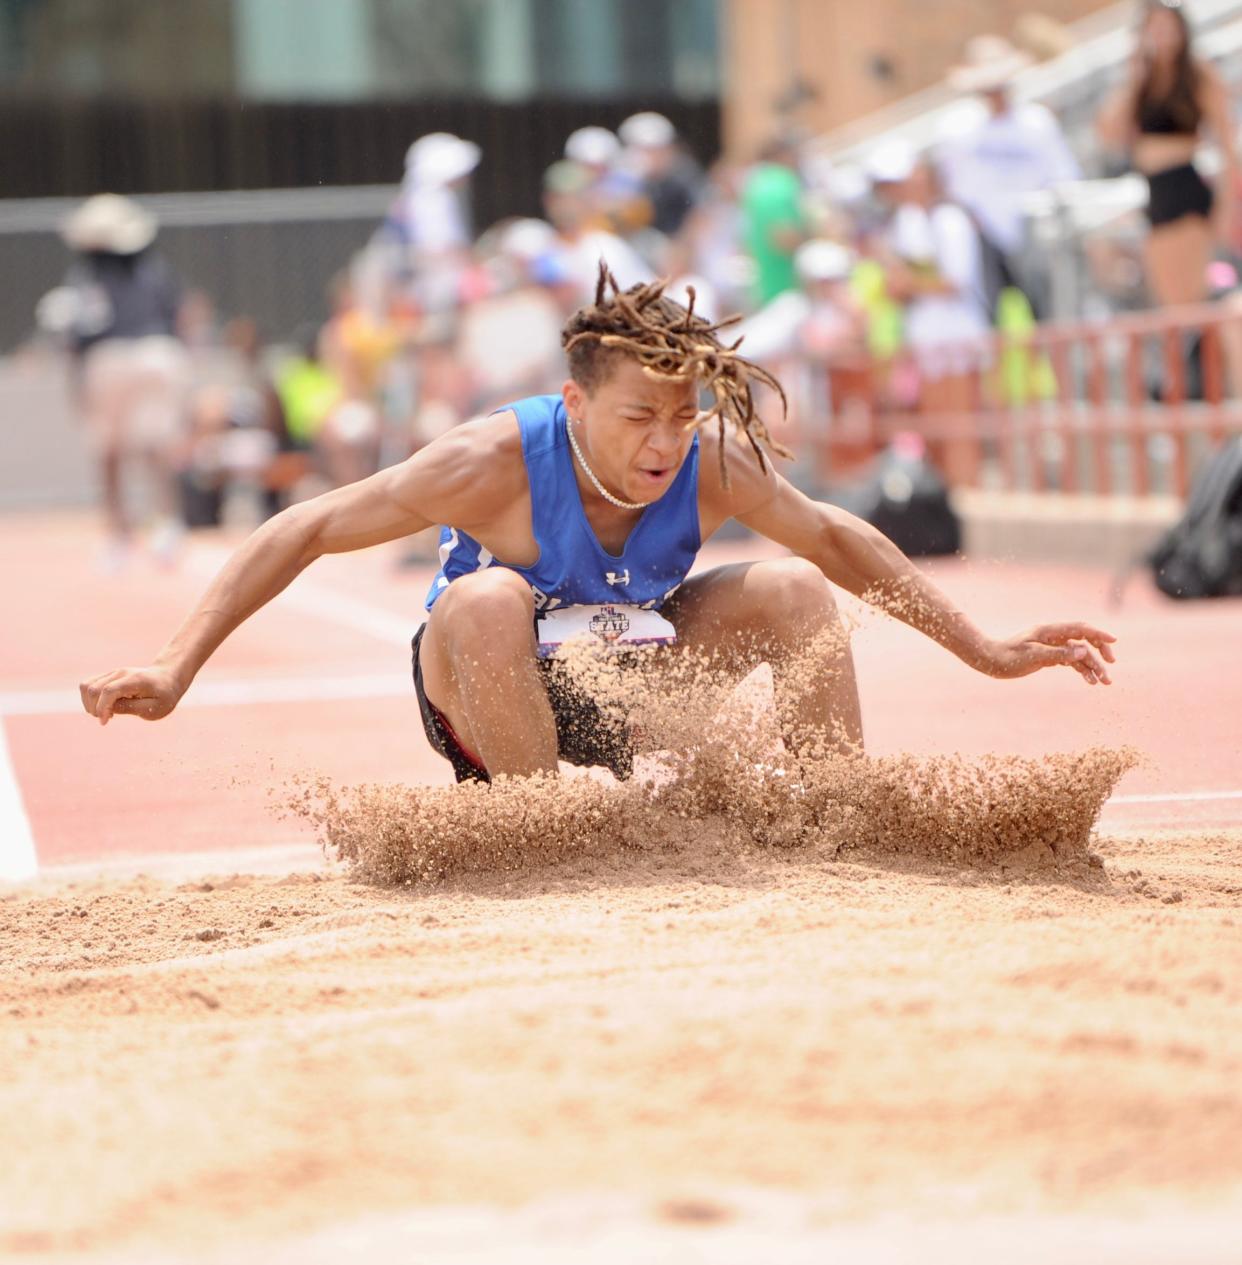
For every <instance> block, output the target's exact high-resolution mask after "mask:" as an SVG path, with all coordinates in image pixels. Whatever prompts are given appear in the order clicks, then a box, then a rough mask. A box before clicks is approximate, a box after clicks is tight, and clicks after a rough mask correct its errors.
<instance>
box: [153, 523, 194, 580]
mask: <svg viewBox="0 0 1242 1265" xmlns="http://www.w3.org/2000/svg"><path fill="white" fill-rule="evenodd" d="M184 543H185V528H184V527H183V526H182V525H181V524H180V523H179V522H178V521H177V520H176V519H175V518H165V519H161V521H160V522H159V523H158V524H157V525H156V527H155V530H154V531H153V532H152V533H151V544H150V548H151V557H152V558H154V559H155V562H156V565H157V566H159V567H163V568H165V569H167V568H170V567H175V566H176V565H177V562H178V560H179V559H180V557H181V547H182V545H183V544H184Z"/></svg>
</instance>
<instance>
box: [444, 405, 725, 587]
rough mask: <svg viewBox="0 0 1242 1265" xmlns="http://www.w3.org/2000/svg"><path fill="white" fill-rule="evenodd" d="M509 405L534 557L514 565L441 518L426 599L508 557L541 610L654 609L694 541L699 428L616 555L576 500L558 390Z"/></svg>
mask: <svg viewBox="0 0 1242 1265" xmlns="http://www.w3.org/2000/svg"><path fill="white" fill-rule="evenodd" d="M507 408H509V409H512V411H513V412H514V413H515V414H516V415H517V419H518V426H519V428H520V430H521V435H522V457H523V459H524V461H525V462H526V474H527V477H528V478H529V480H530V503H531V526H532V527H533V529H534V535H535V543H536V544H537V545H538V546H539V560H538V561H537V562H536V563H535V565H534V566H531V567H518V566H513V565H512V564H510V563H506V562H502V561H500V560H498V559H496V558H494V557H493V556H492V555H491V554H490V553H489V552H488V551H487V550H486V549H484V548H483V546H482V545H480V544H479V542H478V541H477V540H475V539H473V538H472V537H471V536H468V535H467V534H466V533H465V532H464V531H460V530H458V529H457V528H455V527H443V528H441V529H440V571H439V574H437V576H436V578H435V581H434V582H433V583H432V586H431V591H430V592H429V593H428V594H427V609H428V610H430V609H431V607H432V606H433V605H434V604H435V601H436V599H437V598H438V597H439V596H440V594H441V593H443V592H444V590H445V589H446V588H447V587H448V586H449V584H451V583H452V582H453V581H454V580H456V579H457V578H458V577H459V576H463V575H469V574H470V573H471V572H474V571H482V570H483V569H484V568H485V567H495V566H507V567H508V568H509V570H511V571H516V572H517V573H518V575H520V576H522V577H523V578H524V579H525V580H526V581H527V583H528V584H529V585H530V587H531V590H532V591H533V592H534V595H535V609H536V610H538V611H553V610H558V609H560V608H562V607H565V606H573V605H592V604H598V603H626V604H629V605H633V606H639V607H642V608H644V609H646V610H659V609H660V607H661V605H663V603H664V602H665V600H666V599H667V598H669V597H671V596H672V594H673V592H674V590H676V588H677V587H678V586H679V585H680V584H681V582H682V580H684V579H685V578H686V573H687V572H688V571H689V570H690V567H691V565H692V564H693V562H694V559H695V556H696V555H697V554H698V552H699V546H700V544H701V541H700V538H699V495H698V493H699V437H698V435H695V437H694V441H693V443H692V444H691V447H690V451H689V453H687V455H686V460H685V462H684V463H683V464H682V467H681V469H680V470H679V471H678V472H677V477H676V478H675V479H674V480H673V484H672V486H671V487H670V488H669V489H668V491H667V492H665V493H664V495H663V496H662V497H660V499H659V500H658V501H653V502H652V503H651V504H650V505H648V506H647V508H646V509H645V510H643V512H642V515H641V516H640V517H639V520H638V522H637V523H635V524H634V529H633V531H631V532H630V535H629V539H628V540H626V542H625V548H624V549H623V550H622V552H621V553H620V554H619V555H613V554H610V553H608V552H607V551H606V550H605V549H604V547H603V545H601V544H600V543H599V541H598V539H596V536H595V533H594V531H592V530H591V524H590V523H589V522H587V516H586V511H585V510H584V509H583V507H582V496H581V494H580V493H579V491H578V482H577V480H576V479H575V477H574V467H573V460H574V458H573V452H572V450H571V449H570V447H569V439H568V437H567V436H566V433H565V427H566V424H567V423H566V418H565V403H564V401H563V400H562V399H561V397H560V396H559V395H535V396H530V397H529V398H528V399H525V400H518V401H517V402H516V403H515V404H510V405H508V406H507ZM499 411H501V412H503V411H505V410H503V409H502V410H499Z"/></svg>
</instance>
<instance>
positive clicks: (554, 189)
mask: <svg viewBox="0 0 1242 1265" xmlns="http://www.w3.org/2000/svg"><path fill="white" fill-rule="evenodd" d="M590 183H591V173H590V172H589V171H587V169H586V168H585V167H584V166H583V165H582V164H581V163H576V162H571V161H570V160H569V159H568V158H562V159H560V160H559V161H557V162H554V163H553V164H552V166H551V167H549V168H548V169H547V171H545V172H544V173H543V187H544V189H545V190H546V191H547V192H548V193H581V192H582V191H583V190H584V189H585V188H587V186H588V185H590Z"/></svg>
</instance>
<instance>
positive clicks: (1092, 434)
mask: <svg viewBox="0 0 1242 1265" xmlns="http://www.w3.org/2000/svg"><path fill="white" fill-rule="evenodd" d="M952 350H953V351H954V352H955V353H957V355H956V359H957V361H958V365H959V367H960V365H961V364H962V363H966V364H969V365H972V366H973V367H971V368H969V369H968V370H967V371H966V372H964V373H963V372H957V373H954V374H944V373H940V374H936V373H935V372H934V368H935V366H932V370H933V371H932V372H931V373H926V372H924V373H923V374H922V375H921V378H919V380H917V381H916V385H915V388H914V389H913V390H910V389H907V388H905V387H903V385H902V384H903V383H907V382H909V381H910V379H911V377H912V375H913V376H916V377H917V376H918V375H919V374H920V370H919V367H918V366H917V365H916V364H915V363H914V362H913V361H912V360H910V359H900V358H899V359H897V360H894V361H890V362H887V363H884V364H881V363H878V362H868V363H853V364H841V365H837V366H834V367H832V368H830V369H829V374H828V376H829V384H830V386H829V390H830V394H831V397H832V408H831V414H832V418H831V422H830V424H829V426H828V427H827V428H826V429H822V430H821V429H817V428H816V429H817V433H816V434H815V435H812V434H808V431H811V430H812V429H813V428H811V427H809V426H806V425H805V424H804V425H803V426H802V427H800V429H801V430H802V432H803V434H802V442H803V443H806V442H807V441H808V440H810V442H811V444H812V446H813V447H814V448H815V460H816V463H817V465H818V468H819V472H820V474H821V475H822V476H824V477H825V478H840V477H842V476H843V475H847V474H848V472H849V471H850V469H851V468H853V467H856V466H857V464H858V462H859V460H860V459H861V458H863V457H867V456H870V455H872V454H874V453H875V452H877V451H879V450H880V449H881V448H883V447H884V446H885V445H886V444H887V443H888V442H889V441H890V440H891V439H892V438H893V436H894V435H896V434H899V433H901V432H910V431H913V432H916V433H918V434H920V435H922V436H923V437H924V439H925V440H926V441H927V445H928V448H929V450H930V452H931V454H932V457H933V459H934V460H935V461H936V462H937V464H938V465H939V466H940V467H941V469H942V470H943V472H944V473H945V475H946V476H947V477H948V479H949V481H950V482H951V483H952V484H954V485H959V486H972V487H986V488H990V489H996V490H1006V491H1009V490H1012V491H1031V492H1042V491H1053V490H1055V491H1062V492H1084V493H1096V494H1100V495H1132V496H1147V495H1150V494H1153V493H1165V494H1173V495H1176V496H1184V495H1185V493H1186V490H1187V487H1188V485H1189V481H1190V479H1191V477H1192V476H1193V472H1194V469H1195V467H1196V465H1197V464H1198V462H1199V461H1200V460H1201V459H1202V458H1203V456H1204V455H1205V454H1206V453H1208V452H1210V451H1211V450H1212V449H1214V448H1215V447H1216V446H1217V445H1218V444H1219V443H1220V442H1222V441H1223V440H1224V439H1225V437H1226V436H1227V435H1229V434H1232V433H1237V432H1238V431H1239V430H1242V398H1240V396H1242V302H1239V303H1233V302H1231V301H1230V300H1228V299H1226V300H1223V301H1221V302H1216V303H1208V304H1201V305H1194V306H1189V307H1182V308H1169V309H1163V310H1160V311H1153V312H1143V313H1135V314H1132V315H1126V316H1120V317H1116V318H1113V319H1110V320H1109V321H1107V322H1073V323H1069V322H1065V323H1055V324H1047V325H1043V326H1038V327H1036V328H1035V329H1033V330H1032V331H1031V332H1030V334H1029V335H1026V336H1023V337H1021V338H1014V337H1010V338H1005V337H1002V336H996V337H993V338H991V339H989V340H988V341H987V342H986V343H985V344H982V345H976V346H971V347H957V348H954V349H952ZM924 368H926V363H925V366H924Z"/></svg>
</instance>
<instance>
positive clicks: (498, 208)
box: [0, 97, 720, 226]
mask: <svg viewBox="0 0 1242 1265" xmlns="http://www.w3.org/2000/svg"><path fill="white" fill-rule="evenodd" d="M647 109H656V110H659V111H661V112H662V113H664V114H666V115H668V117H669V118H670V119H672V120H673V122H674V123H675V124H676V125H677V127H678V130H679V131H680V132H681V133H682V135H683V136H684V137H685V138H686V141H687V143H688V144H689V145H690V147H691V149H692V150H693V151H694V152H695V154H696V155H697V156H698V157H699V158H700V160H702V161H709V160H710V159H712V158H713V157H715V155H716V154H717V153H718V151H719V148H720V108H719V104H718V103H717V102H714V101H707V102H685V101H676V100H659V99H656V100H653V99H652V98H650V97H643V98H642V99H635V100H628V101H617V100H610V101H606V102H591V101H583V100H544V101H540V100H535V101H524V102H520V103H519V102H514V103H508V102H504V103H500V102H482V101H468V100H463V101H429V102H416V101H410V102H356V103H345V104H328V103H318V102H316V103H308V104H286V103H256V104H247V103H244V102H239V101H235V100H234V101H166V102H159V103H155V102H147V101H123V100H121V101H118V100H107V99H103V100H86V99H78V100H62V101H47V100H10V101H8V102H7V103H5V104H3V105H0V172H3V173H4V176H3V184H2V186H0V192H2V196H4V197H8V198H22V197H26V198H30V197H78V196H86V195H89V194H92V193H98V192H100V191H102V190H108V191H111V192H116V193H139V194H140V193H172V192H181V191H199V190H222V189H262V188H300V187H307V186H313V185H351V184H390V183H391V184H396V183H397V182H398V181H399V180H400V178H401V173H402V169H403V163H404V158H405V151H406V149H407V148H408V147H409V145H410V143H411V142H412V141H413V140H415V139H416V138H417V137H419V136H421V135H422V134H424V133H425V132H432V131H448V132H456V133H457V134H458V135H460V136H464V137H466V138H467V139H469V140H473V141H477V142H478V144H479V145H480V146H482V149H483V159H482V162H481V163H480V165H479V169H478V172H477V173H476V177H475V181H474V192H473V201H474V208H475V216H476V221H477V223H478V224H479V225H480V226H482V225H486V224H488V223H490V222H492V221H493V220H496V219H499V218H501V217H502V216H506V215H521V214H533V213H537V211H538V209H539V188H540V179H541V176H542V174H543V171H544V169H545V168H546V167H547V165H548V164H549V163H551V162H553V161H555V160H556V159H557V158H559V157H560V156H561V152H562V146H563V145H564V141H565V137H566V136H567V135H568V134H569V133H570V132H571V131H573V129H574V128H576V127H580V126H582V125H584V124H588V123H598V124H602V125H603V126H606V127H610V126H611V127H615V126H616V125H617V124H618V123H620V122H621V120H622V119H624V118H625V117H626V116H627V115H629V114H631V113H633V112H634V111H636V110H647Z"/></svg>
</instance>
